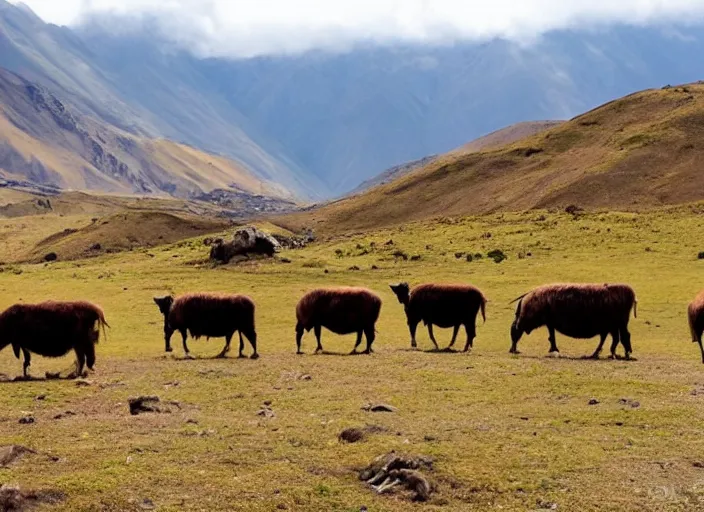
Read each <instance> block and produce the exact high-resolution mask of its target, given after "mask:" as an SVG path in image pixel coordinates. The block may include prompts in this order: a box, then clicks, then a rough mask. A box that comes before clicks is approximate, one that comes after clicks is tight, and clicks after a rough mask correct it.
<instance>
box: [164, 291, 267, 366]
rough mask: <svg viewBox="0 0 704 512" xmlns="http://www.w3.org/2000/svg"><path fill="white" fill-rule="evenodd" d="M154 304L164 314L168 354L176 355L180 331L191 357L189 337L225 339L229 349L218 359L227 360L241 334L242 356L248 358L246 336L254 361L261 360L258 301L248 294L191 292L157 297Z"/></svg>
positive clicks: (185, 348) (226, 347)
mask: <svg viewBox="0 0 704 512" xmlns="http://www.w3.org/2000/svg"><path fill="white" fill-rule="evenodd" d="M154 302H155V303H156V304H157V306H159V310H160V311H161V313H162V315H164V345H165V347H164V348H165V350H166V352H172V350H173V349H172V348H171V335H172V334H173V333H174V331H179V332H180V333H181V337H182V338H183V350H184V352H185V353H186V357H190V352H189V350H188V344H187V343H186V340H187V338H188V334H189V333H190V335H191V337H193V338H195V339H199V338H201V337H203V336H205V337H206V338H223V337H224V338H225V347H224V348H223V349H222V352H220V354H219V355H218V357H225V355H226V354H227V353H228V352H229V351H230V342H231V341H232V336H234V334H235V332H238V331H239V338H240V354H239V356H240V357H245V356H244V353H243V352H244V341H243V340H242V335H244V336H245V337H246V338H247V339H248V340H249V343H250V344H251V345H252V350H253V351H254V352H253V354H252V359H257V358H258V357H259V354H258V353H257V331H256V329H255V323H254V310H255V307H254V302H253V301H252V299H250V298H249V297H246V296H244V295H217V294H209V293H191V294H187V295H181V296H180V297H178V298H174V297H172V296H170V295H169V296H166V297H155V298H154Z"/></svg>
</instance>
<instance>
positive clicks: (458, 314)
mask: <svg viewBox="0 0 704 512" xmlns="http://www.w3.org/2000/svg"><path fill="white" fill-rule="evenodd" d="M391 290H393V292H394V293H395V294H396V297H397V298H398V301H399V302H400V303H401V304H403V306H404V309H405V311H406V319H407V321H408V328H409V330H410V332H411V346H412V347H413V348H415V347H417V346H418V345H417V343H416V328H417V327H418V324H419V323H420V322H423V324H425V325H427V326H428V335H429V336H430V339H431V341H432V342H433V344H434V345H435V348H436V349H438V348H439V347H438V343H437V341H435V335H434V334H433V325H437V326H438V327H441V328H447V327H452V328H454V331H453V333H452V341H451V342H450V346H449V347H448V348H452V347H453V346H454V345H455V341H456V339H457V333H458V332H459V329H460V327H461V326H462V325H464V329H465V332H466V333H467V342H466V343H465V346H464V351H465V352H467V351H468V350H469V349H470V348H471V347H472V346H473V344H474V338H475V337H476V326H475V324H476V319H477V315H478V314H479V312H480V311H481V314H482V318H483V319H484V321H485V322H486V298H485V297H484V295H483V294H482V292H481V291H479V289H477V288H475V287H474V286H469V285H459V284H455V285H450V284H422V285H419V286H416V287H415V288H413V290H410V287H409V285H408V283H401V284H398V285H391Z"/></svg>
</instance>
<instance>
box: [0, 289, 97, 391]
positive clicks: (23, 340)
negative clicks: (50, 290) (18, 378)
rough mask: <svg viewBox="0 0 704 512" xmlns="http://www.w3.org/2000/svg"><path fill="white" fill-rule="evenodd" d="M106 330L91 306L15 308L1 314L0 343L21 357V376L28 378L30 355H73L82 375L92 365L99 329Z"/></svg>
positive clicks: (54, 304)
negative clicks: (0, 340) (85, 366)
mask: <svg viewBox="0 0 704 512" xmlns="http://www.w3.org/2000/svg"><path fill="white" fill-rule="evenodd" d="M101 327H102V329H103V331H105V327H109V326H108V323H107V322H106V321H105V314H104V313H103V310H102V309H101V308H100V307H99V306H96V305H95V304H91V303H90V302H82V301H80V302H53V301H50V302H42V303H41V304H15V305H14V306H11V307H9V308H8V309H6V310H5V311H4V312H3V313H1V314H0V339H2V340H3V342H2V343H3V344H5V345H7V344H11V345H12V349H13V351H14V353H15V356H16V357H17V359H19V358H20V352H22V354H23V355H24V365H23V374H24V376H25V377H27V376H28V370H29V366H30V364H31V353H32V352H33V353H35V354H37V355H40V356H45V357H52V358H54V357H62V356H64V355H66V354H67V353H68V352H69V351H70V350H71V349H73V350H74V351H75V352H76V372H75V374H74V375H72V376H81V375H83V367H84V365H86V364H87V366H88V368H89V369H91V370H92V369H93V365H94V364H95V344H96V343H97V342H98V340H99V338H100V330H99V329H100V328H101Z"/></svg>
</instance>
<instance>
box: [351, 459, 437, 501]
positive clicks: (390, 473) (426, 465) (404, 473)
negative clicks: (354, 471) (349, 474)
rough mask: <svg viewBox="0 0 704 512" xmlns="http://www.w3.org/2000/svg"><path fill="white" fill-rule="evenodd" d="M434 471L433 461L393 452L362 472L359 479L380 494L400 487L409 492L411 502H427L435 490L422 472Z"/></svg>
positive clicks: (375, 461)
mask: <svg viewBox="0 0 704 512" xmlns="http://www.w3.org/2000/svg"><path fill="white" fill-rule="evenodd" d="M432 469H433V461H432V459H429V458H427V457H416V456H403V455H397V454H396V453H395V452H391V453H388V454H386V455H381V456H379V457H377V458H376V459H374V460H373V461H372V463H371V464H370V465H369V466H368V467H366V468H365V469H363V470H362V471H361V472H360V474H359V479H360V480H362V481H364V482H366V483H367V484H368V485H369V486H370V487H371V488H372V489H374V490H375V491H376V492H377V493H379V494H383V493H386V492H388V491H390V490H392V489H393V488H395V487H398V486H400V487H401V489H404V490H406V491H408V492H409V498H410V499H411V500H413V501H427V500H428V499H429V498H430V494H431V493H432V492H433V490H434V488H433V486H432V485H431V484H430V482H429V481H428V479H427V478H426V477H425V476H424V475H423V474H422V473H421V470H432Z"/></svg>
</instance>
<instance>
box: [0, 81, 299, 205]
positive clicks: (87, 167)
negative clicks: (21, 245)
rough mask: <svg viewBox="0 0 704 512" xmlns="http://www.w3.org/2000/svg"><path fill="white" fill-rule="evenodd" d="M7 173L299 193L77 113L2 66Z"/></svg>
mask: <svg viewBox="0 0 704 512" xmlns="http://www.w3.org/2000/svg"><path fill="white" fill-rule="evenodd" d="M0 176H3V177H5V178H10V179H18V180H28V181H30V182H34V183H38V184H41V185H53V186H57V187H61V188H63V189H73V190H93V191H103V192H113V193H123V194H124V193H141V194H162V195H167V194H169V195H172V196H176V197H190V196H193V195H197V194H200V193H203V192H210V191H212V190H215V189H223V190H233V191H235V192H238V193H243V194H248V195H251V196H269V197H275V198H287V199H289V198H291V197H292V196H291V194H290V193H289V192H288V191H286V190H285V189H284V188H283V187H282V186H280V185H277V184H274V183H270V182H267V181H264V180H262V179H260V178H258V177H257V176H255V175H254V174H253V173H251V172H250V171H249V170H247V169H246V168H244V167H243V166H241V165H239V164H237V163H235V162H233V161H232V160H228V159H226V158H222V157H217V156H214V155H210V154H207V153H204V152H202V151H199V150H196V149H194V148H191V147H188V146H184V145H182V144H177V143H174V142H171V141H168V140H156V139H148V138H144V137H138V136H135V135H133V134H129V133H127V132H124V131H121V130H119V129H117V128H115V127H112V126H110V125H109V124H105V123H100V122H98V121H97V120H96V119H93V118H90V117H86V116H83V115H81V114H79V113H77V112H76V111H75V110H74V109H73V108H72V107H71V106H70V105H68V104H65V103H63V101H62V100H60V99H59V98H57V97H56V96H54V95H53V94H52V93H50V92H49V91H48V90H47V89H44V88H42V87H39V86H37V85H35V84H32V83H30V82H27V81H26V80H24V79H22V78H20V77H18V76H16V75H13V74H12V73H9V72H7V71H4V70H1V69H0Z"/></svg>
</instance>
